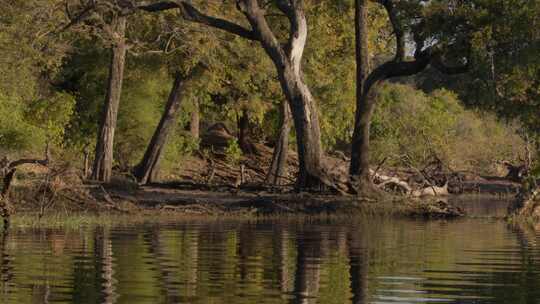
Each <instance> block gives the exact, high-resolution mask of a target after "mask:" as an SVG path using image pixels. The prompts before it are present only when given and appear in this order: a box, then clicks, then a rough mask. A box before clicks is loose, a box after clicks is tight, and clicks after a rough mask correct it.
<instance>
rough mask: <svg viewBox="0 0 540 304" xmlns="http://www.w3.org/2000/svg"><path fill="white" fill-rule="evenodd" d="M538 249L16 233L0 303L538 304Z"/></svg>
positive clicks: (437, 225) (144, 228) (299, 238)
mask: <svg viewBox="0 0 540 304" xmlns="http://www.w3.org/2000/svg"><path fill="white" fill-rule="evenodd" d="M462 204H463V205H464V206H465V207H466V208H468V209H469V210H470V211H471V212H473V213H477V214H478V215H482V214H497V213H501V214H502V213H503V212H504V211H503V210H504V208H505V204H504V203H500V202H499V203H497V202H492V203H489V204H487V205H486V204H485V203H477V202H462ZM539 241H540V238H539V236H537V235H535V234H534V233H531V232H524V231H518V230H515V229H512V228H510V227H509V226H508V225H507V224H505V223H504V222H503V221H500V220H493V219H486V218H482V217H480V218H475V219H464V220H457V221H431V222H426V221H420V220H392V221H389V220H381V219H358V220H345V221H340V222H337V221H311V222H307V221H304V222H300V221H265V222H252V223H247V222H234V221H231V222H229V221H224V222H205V223H176V224H167V225H141V226H134V227H124V228H114V229H106V228H97V229H89V228H87V229H82V230H80V231H77V232H73V231H71V232H70V231H62V230H25V231H12V232H11V233H10V234H9V235H7V236H6V237H5V238H4V239H3V242H2V243H1V247H0V250H1V251H0V273H1V274H0V279H1V285H0V303H130V304H131V303H132V304H136V303H205V304H211V303H227V304H237V303H339V304H342V303H540V245H538V242H539Z"/></svg>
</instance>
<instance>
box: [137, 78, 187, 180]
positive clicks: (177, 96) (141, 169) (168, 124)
mask: <svg viewBox="0 0 540 304" xmlns="http://www.w3.org/2000/svg"><path fill="white" fill-rule="evenodd" d="M183 81H184V79H183V77H182V75H181V74H180V73H177V74H176V76H175V78H174V84H173V87H172V89H171V93H170V94H169V100H168V101H167V105H166V106H165V111H164V112H163V116H162V117H161V120H160V121H159V125H158V126H157V128H156V130H155V131H154V135H153V136H152V139H151V141H150V144H149V145H148V147H147V149H146V152H145V153H144V157H143V159H142V160H141V162H140V163H139V164H138V165H137V166H136V168H135V172H134V175H135V177H136V178H137V181H138V182H139V183H141V184H147V183H150V182H152V180H153V179H154V178H155V177H156V175H157V172H158V165H159V160H160V158H161V155H162V154H163V149H164V147H165V144H166V143H167V138H168V137H169V134H170V133H171V131H172V130H173V128H174V124H175V123H176V121H177V119H178V110H179V109H180V105H181V103H182V97H183V96H182V93H183V91H184V85H183Z"/></svg>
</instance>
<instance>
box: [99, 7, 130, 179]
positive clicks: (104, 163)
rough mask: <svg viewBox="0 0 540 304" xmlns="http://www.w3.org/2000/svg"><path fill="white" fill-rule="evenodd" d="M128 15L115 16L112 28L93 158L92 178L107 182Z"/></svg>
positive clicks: (120, 86) (124, 58)
mask: <svg viewBox="0 0 540 304" xmlns="http://www.w3.org/2000/svg"><path fill="white" fill-rule="evenodd" d="M126 19H127V18H126V17H125V16H118V17H115V18H114V19H113V20H112V21H111V24H110V25H109V26H107V27H106V28H108V29H109V35H110V37H111V38H112V46H111V52H112V54H111V62H110V66H109V80H108V87H107V95H106V97H105V103H104V108H103V109H102V114H101V120H100V123H99V132H98V137H97V143H96V150H95V155H94V166H93V169H92V179H94V180H98V181H102V182H108V181H109V180H110V179H111V175H112V164H113V148H114V132H115V129H116V121H117V116H118V107H119V106H120V96H121V93H122V82H123V79H124V65H125V62H126V51H127V46H126V41H125V36H126V22H127V20H126Z"/></svg>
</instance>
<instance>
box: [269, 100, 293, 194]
mask: <svg viewBox="0 0 540 304" xmlns="http://www.w3.org/2000/svg"><path fill="white" fill-rule="evenodd" d="M279 116H280V117H279V122H280V129H279V136H278V139H277V141H276V144H275V147H274V154H273V156H272V163H271V165H270V168H269V170H268V174H267V176H266V183H267V184H270V185H279V184H281V183H282V181H283V177H284V176H285V169H286V166H287V156H288V152H289V133H290V132H291V111H290V109H289V104H288V103H287V102H285V101H284V102H282V103H281V105H280V111H279Z"/></svg>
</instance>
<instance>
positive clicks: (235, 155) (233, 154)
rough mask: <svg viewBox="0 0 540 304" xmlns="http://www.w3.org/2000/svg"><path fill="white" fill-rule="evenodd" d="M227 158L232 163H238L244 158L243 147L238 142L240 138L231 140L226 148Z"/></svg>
mask: <svg viewBox="0 0 540 304" xmlns="http://www.w3.org/2000/svg"><path fill="white" fill-rule="evenodd" d="M225 158H226V160H227V162H228V163H229V164H231V165H238V164H239V163H240V160H241V159H242V149H240V145H239V144H238V140H237V139H236V138H233V139H231V140H230V141H229V144H228V145H227V148H226V149H225Z"/></svg>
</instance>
